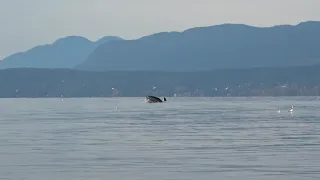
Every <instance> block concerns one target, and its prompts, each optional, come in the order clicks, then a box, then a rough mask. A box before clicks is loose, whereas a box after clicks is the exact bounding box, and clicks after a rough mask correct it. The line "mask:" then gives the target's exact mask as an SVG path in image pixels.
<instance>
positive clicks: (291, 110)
mask: <svg viewBox="0 0 320 180" xmlns="http://www.w3.org/2000/svg"><path fill="white" fill-rule="evenodd" d="M289 112H290V113H292V112H293V105H292V106H291V108H290V109H289Z"/></svg>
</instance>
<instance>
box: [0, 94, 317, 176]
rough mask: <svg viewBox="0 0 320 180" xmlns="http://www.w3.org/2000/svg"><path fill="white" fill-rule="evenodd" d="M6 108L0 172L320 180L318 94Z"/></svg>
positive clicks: (7, 104)
mask: <svg viewBox="0 0 320 180" xmlns="http://www.w3.org/2000/svg"><path fill="white" fill-rule="evenodd" d="M291 105H295V109H294V112H293V113H292V114H291V113H289V112H288V110H289V109H290V107H291ZM117 106H118V110H117V109H116V107H117ZM278 109H280V110H281V113H278ZM0 114H1V117H0V146H1V147H0V179H14V180H18V179H21V180H22V179H32V180H43V179H46V180H56V179H70V180H88V179H90V180H100V179H101V180H102V179H117V180H127V179H128V180H129V179H130V180H138V179H139V180H150V179H151V178H152V179H153V180H164V179H184V180H185V179H187V180H189V179H190V180H191V179H208V180H209V179H210V180H211V179H221V180H223V179H282V180H292V179H299V180H301V179H319V178H320V133H319V132H320V131H319V130H320V129H319V127H320V126H319V121H320V102H319V99H317V98H314V97H308V98H305V97H304V98H302V97H300V98H168V102H166V103H161V104H147V103H145V102H144V98H101V99H95V98H88V99H64V101H61V100H60V99H1V100H0Z"/></svg>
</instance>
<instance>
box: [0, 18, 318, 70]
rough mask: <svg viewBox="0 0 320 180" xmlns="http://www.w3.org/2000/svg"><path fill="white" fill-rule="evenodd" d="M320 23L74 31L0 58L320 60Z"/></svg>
mask: <svg viewBox="0 0 320 180" xmlns="http://www.w3.org/2000/svg"><path fill="white" fill-rule="evenodd" d="M319 32H320V22H316V21H308V22H302V23H300V24H298V25H295V26H292V25H280V26H274V27H266V28H260V27H252V26H248V25H243V24H222V25H216V26H210V27H197V28H192V29H188V30H186V31H183V32H162V33H157V34H153V35H150V36H146V37H142V38H140V39H136V40H123V39H121V38H119V37H114V36H107V37H105V38H102V39H101V40H98V41H97V42H91V41H89V40H88V39H86V38H84V37H79V36H70V37H66V38H62V39H59V40H57V41H56V42H54V43H53V44H49V45H42V46H37V47H35V48H32V49H30V50H28V51H26V52H22V53H16V54H13V55H12V56H9V57H7V58H5V59H4V60H2V61H0V69H7V68H20V67H32V68H75V69H79V70H87V71H153V70H156V71H202V70H213V69H228V68H251V67H288V66H305V65H314V64H320V49H319V47H320V35H319Z"/></svg>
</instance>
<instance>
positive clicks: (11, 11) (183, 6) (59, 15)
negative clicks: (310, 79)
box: [0, 0, 320, 59]
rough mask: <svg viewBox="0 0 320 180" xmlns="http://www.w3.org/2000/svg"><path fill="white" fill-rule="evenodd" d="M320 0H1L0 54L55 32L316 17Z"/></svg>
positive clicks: (131, 31) (124, 31)
mask: <svg viewBox="0 0 320 180" xmlns="http://www.w3.org/2000/svg"><path fill="white" fill-rule="evenodd" d="M319 7H320V0H0V59H1V57H2V58H3V57H4V56H7V55H10V54H12V53H14V52H18V51H25V50H27V49H30V48H32V47H34V46H36V45H39V44H47V43H52V42H53V41H55V40H56V39H57V38H60V37H65V36H69V35H79V36H84V37H87V38H88V39H90V40H96V39H98V38H100V37H102V36H106V35H116V36H120V37H122V38H126V39H133V38H138V37H141V36H145V35H149V34H153V33H156V32H161V31H182V30H185V29H188V28H192V27H195V26H210V25H216V24H222V23H243V24H249V25H255V26H272V25H277V24H297V23H299V22H301V21H307V20H316V21H318V20H320V10H319Z"/></svg>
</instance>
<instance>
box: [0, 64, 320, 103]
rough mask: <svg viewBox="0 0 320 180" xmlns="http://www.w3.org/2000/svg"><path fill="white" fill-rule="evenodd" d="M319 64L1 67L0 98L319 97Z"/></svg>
mask: <svg viewBox="0 0 320 180" xmlns="http://www.w3.org/2000/svg"><path fill="white" fill-rule="evenodd" d="M319 94H320V66H305V67H283V68H279V67H277V68H251V69H220V70H213V71H201V72H151V71H150V72H148V71H108V72H89V71H80V70H72V69H33V68H17V69H6V70H0V97H1V98H15V97H113V96H119V97H141V96H146V95H156V96H167V97H170V96H220V97H223V96H318V95H319Z"/></svg>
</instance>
